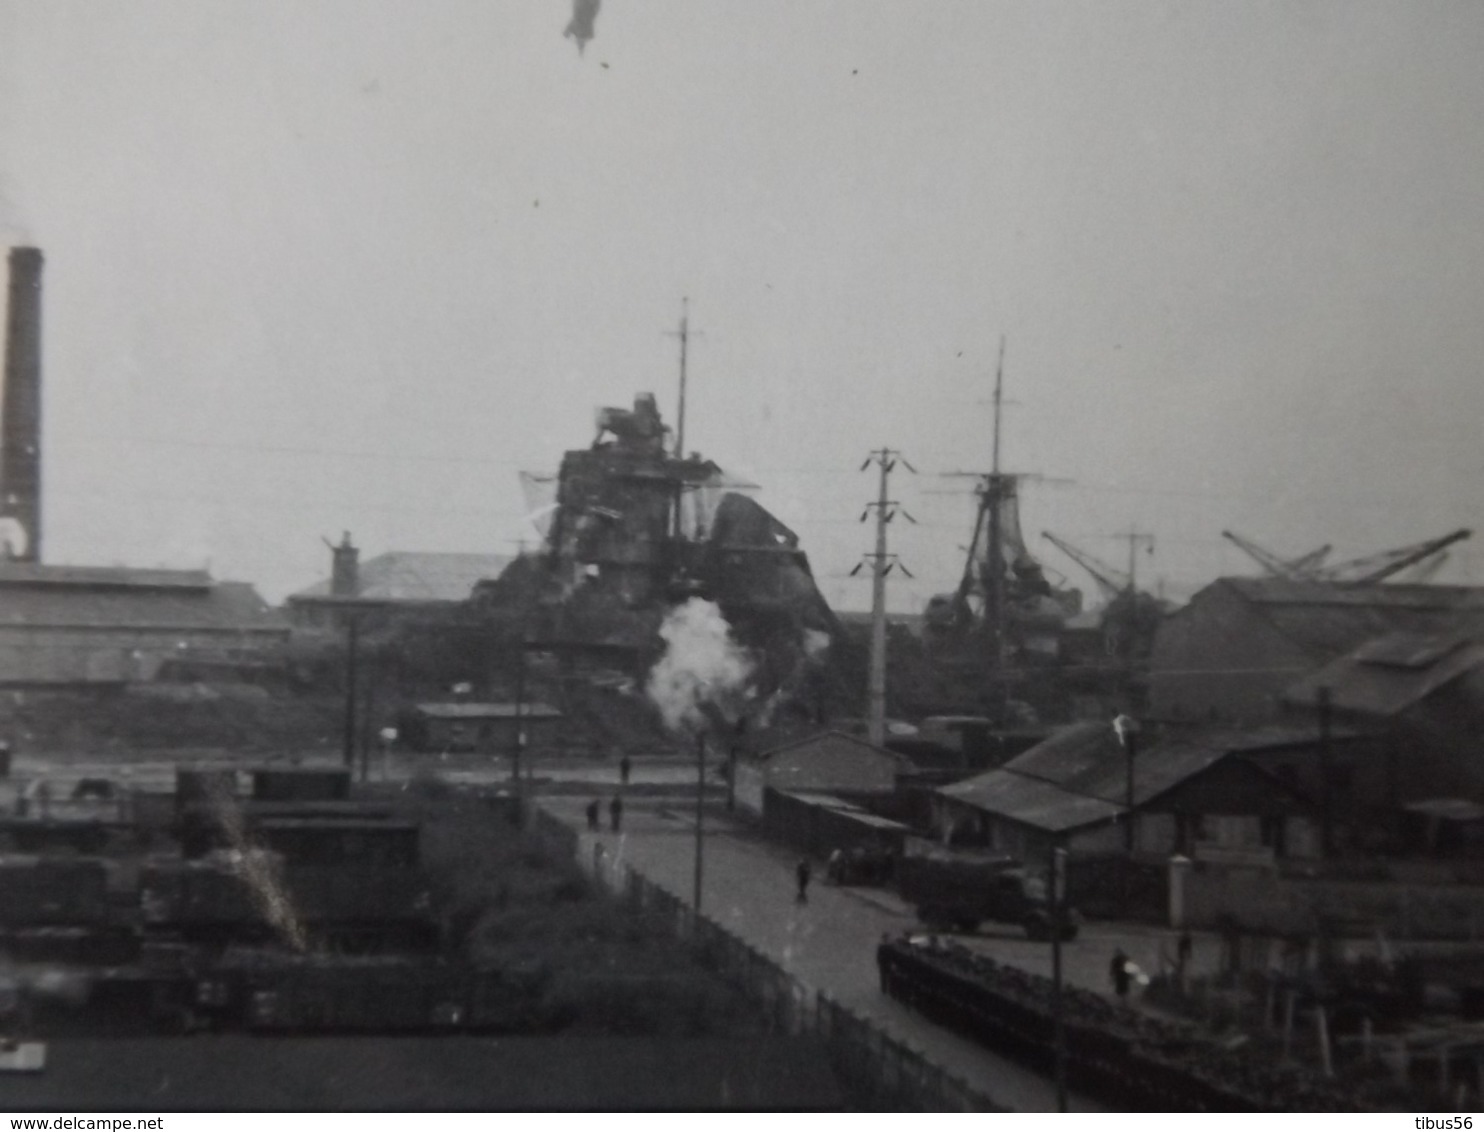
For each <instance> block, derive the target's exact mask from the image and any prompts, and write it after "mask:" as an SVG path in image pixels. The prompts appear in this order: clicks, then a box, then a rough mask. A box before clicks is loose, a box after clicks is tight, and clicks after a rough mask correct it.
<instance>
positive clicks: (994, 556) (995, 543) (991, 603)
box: [984, 334, 1005, 678]
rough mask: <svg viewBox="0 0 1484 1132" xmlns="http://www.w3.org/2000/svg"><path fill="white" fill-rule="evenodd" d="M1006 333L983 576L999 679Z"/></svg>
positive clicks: (997, 377) (987, 489) (998, 372)
mask: <svg viewBox="0 0 1484 1132" xmlns="http://www.w3.org/2000/svg"><path fill="white" fill-rule="evenodd" d="M1004 384H1005V336H1004V335H1003V334H1001V335H1000V356H999V361H998V362H997V363H996V364H995V374H994V447H993V450H992V452H991V460H992V462H991V464H990V473H989V478H988V480H987V481H986V483H985V485H984V493H985V494H984V504H985V507H986V509H987V511H988V514H987V515H986V520H987V521H988V523H989V530H988V531H987V532H986V534H987V535H988V536H989V561H988V564H987V565H988V570H987V576H986V577H985V579H984V587H985V593H984V621H985V626H984V628H985V636H986V642H985V643H986V645H987V646H988V648H989V655H990V666H991V668H992V669H993V670H994V673H995V676H996V678H998V676H999V671H1000V666H1001V664H1002V663H1003V661H1004V647H1003V637H1004V622H1005V617H1004V589H1005V587H1004V575H1005V554H1004V548H1003V547H1002V546H1001V545H1000V537H1001V524H1000V508H1001V505H1002V503H1003V499H1004V481H1003V479H1002V478H1001V476H1000V410H1001V405H1002V402H1003V399H1004Z"/></svg>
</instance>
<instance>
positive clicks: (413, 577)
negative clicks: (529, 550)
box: [289, 550, 513, 602]
mask: <svg viewBox="0 0 1484 1132" xmlns="http://www.w3.org/2000/svg"><path fill="white" fill-rule="evenodd" d="M512 561H513V559H512V558H511V556H510V555H502V554H442V553H435V552H430V551H408V550H394V551H389V552H387V553H386V554H378V555H377V556H376V557H375V558H368V559H366V560H365V561H364V562H362V563H361V564H360V566H359V567H358V569H357V573H356V577H357V581H358V583H359V584H358V587H357V590H356V594H355V596H356V597H358V598H362V599H367V600H375V601H408V602H422V601H464V600H466V599H467V598H468V597H469V595H470V594H471V593H472V592H473V590H474V586H475V585H476V584H477V583H479V582H483V581H488V580H490V579H493V578H498V577H499V576H500V575H501V574H502V573H504V571H505V567H507V566H509V565H510V563H511V562H512ZM329 596H330V581H329V579H328V578H326V579H323V580H321V581H318V582H316V583H315V584H314V585H312V586H310V587H309V588H308V589H303V590H300V591H299V592H298V593H295V594H292V595H290V597H289V600H290V601H305V600H310V601H312V600H314V599H315V598H327V597H329Z"/></svg>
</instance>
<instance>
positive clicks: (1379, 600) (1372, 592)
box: [1149, 578, 1484, 726]
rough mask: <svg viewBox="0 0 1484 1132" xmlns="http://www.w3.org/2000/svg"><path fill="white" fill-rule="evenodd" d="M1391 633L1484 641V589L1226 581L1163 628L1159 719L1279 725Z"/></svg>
mask: <svg viewBox="0 0 1484 1132" xmlns="http://www.w3.org/2000/svg"><path fill="white" fill-rule="evenodd" d="M1393 633H1422V634H1436V633H1457V634H1463V635H1465V636H1471V637H1473V638H1475V639H1480V640H1484V588H1478V587H1467V586H1433V585H1401V584H1391V583H1387V584H1381V583H1372V584H1339V583H1333V582H1312V581H1295V580H1290V579H1286V578H1221V579H1218V580H1217V581H1215V582H1212V583H1211V584H1210V585H1209V586H1207V587H1206V588H1205V589H1203V590H1201V591H1200V592H1199V593H1197V594H1196V595H1195V597H1193V598H1192V599H1191V601H1190V603H1189V604H1188V605H1186V606H1184V607H1183V608H1181V609H1179V610H1178V611H1176V612H1175V613H1173V614H1171V615H1170V616H1169V617H1167V618H1165V620H1164V622H1163V623H1162V624H1161V625H1160V627H1159V630H1158V632H1157V633H1156V635H1155V640H1154V648H1153V651H1152V654H1151V656H1150V675H1149V698H1150V711H1151V714H1152V715H1153V716H1154V717H1155V718H1158V719H1164V720H1184V721H1196V722H1208V723H1219V724H1223V725H1228V726H1229V725H1237V726H1248V725H1255V724H1260V723H1264V722H1267V721H1271V720H1274V719H1277V718H1278V717H1279V716H1280V715H1281V713H1282V711H1283V704H1282V695H1283V692H1284V690H1285V689H1286V688H1288V687H1289V685H1291V684H1293V683H1295V682H1296V681H1298V680H1299V679H1301V678H1302V677H1304V676H1306V675H1308V674H1309V673H1311V672H1313V671H1314V670H1315V669H1318V668H1320V667H1322V666H1323V665H1326V664H1329V663H1330V662H1332V661H1334V660H1337V659H1338V658H1340V657H1342V656H1344V655H1345V654H1346V653H1349V652H1351V651H1352V650H1354V649H1357V648H1359V647H1361V646H1362V645H1363V644H1365V643H1366V642H1367V641H1370V640H1373V639H1376V638H1380V637H1384V636H1387V635H1388V634H1393Z"/></svg>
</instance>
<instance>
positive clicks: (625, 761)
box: [618, 755, 634, 786]
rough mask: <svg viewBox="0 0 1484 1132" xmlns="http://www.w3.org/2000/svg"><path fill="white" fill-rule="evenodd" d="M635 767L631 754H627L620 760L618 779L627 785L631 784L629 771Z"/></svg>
mask: <svg viewBox="0 0 1484 1132" xmlns="http://www.w3.org/2000/svg"><path fill="white" fill-rule="evenodd" d="M633 769H634V764H633V763H631V762H629V756H628V755H625V756H624V757H623V758H621V759H619V760H618V780H619V782H621V783H623V785H625V786H627V785H628V784H629V772H630V771H631V770H633Z"/></svg>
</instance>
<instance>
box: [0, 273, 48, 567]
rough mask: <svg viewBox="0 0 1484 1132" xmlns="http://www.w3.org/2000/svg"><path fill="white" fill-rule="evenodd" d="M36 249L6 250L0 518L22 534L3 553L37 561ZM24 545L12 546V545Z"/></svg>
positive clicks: (38, 361)
mask: <svg viewBox="0 0 1484 1132" xmlns="http://www.w3.org/2000/svg"><path fill="white" fill-rule="evenodd" d="M41 263H42V258H41V250H40V249H39V248H11V249H10V303H9V307H8V308H7V314H6V320H5V391H4V397H3V400H0V414H3V416H0V516H3V517H4V518H6V519H9V520H11V521H12V522H11V523H9V524H7V526H10V527H11V528H12V529H13V528H14V527H16V526H18V527H19V528H20V533H21V535H22V536H23V537H20V538H15V537H12V538H10V539H8V540H7V546H6V549H7V551H8V556H9V557H11V558H14V559H18V560H20V561H22V562H39V561H41ZM17 542H19V543H22V544H23V545H19V546H17V545H15V543H17Z"/></svg>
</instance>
